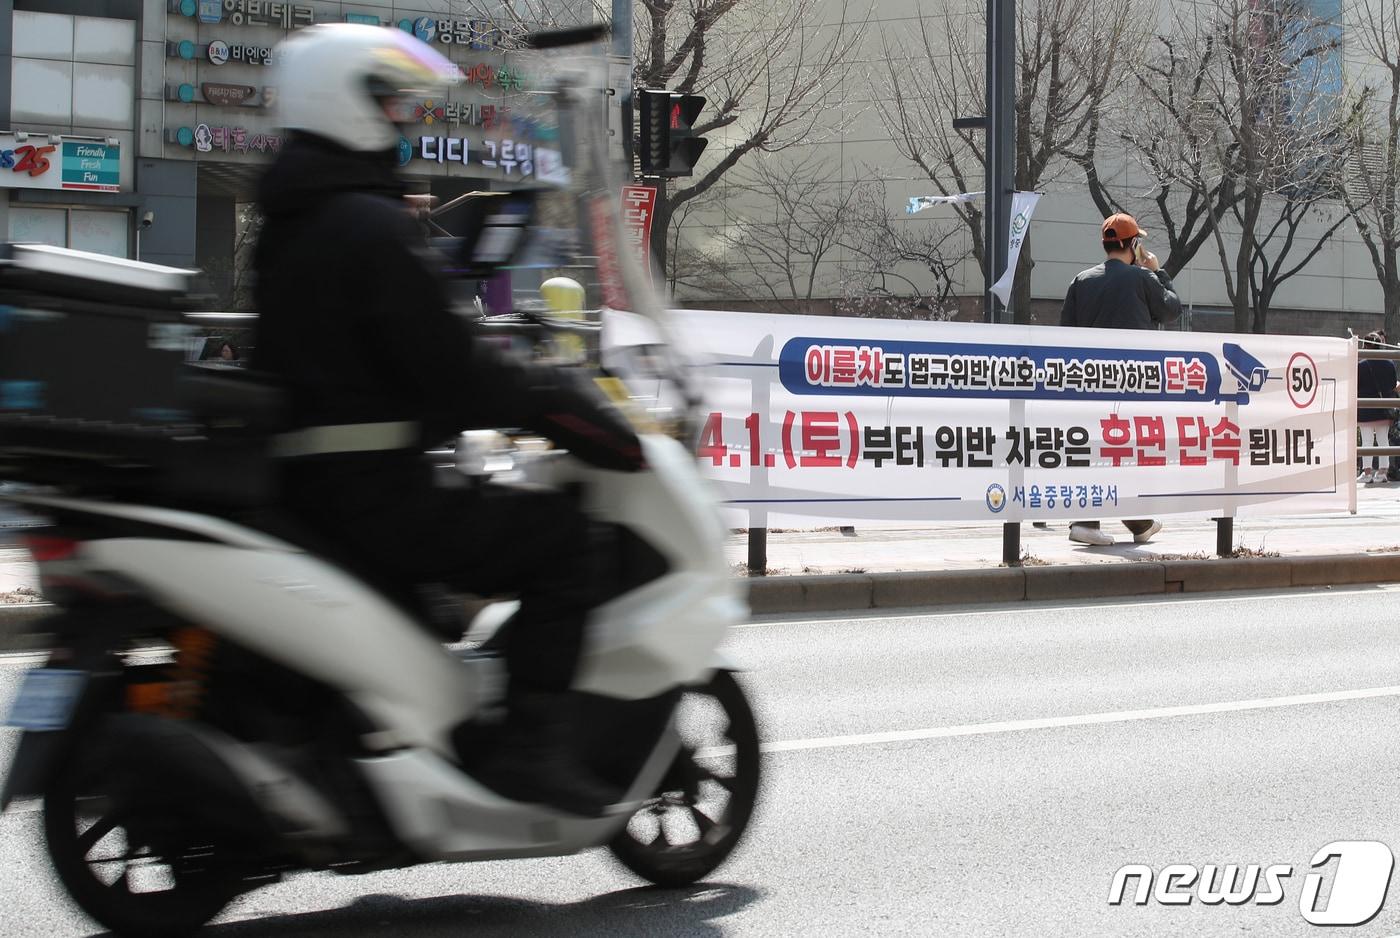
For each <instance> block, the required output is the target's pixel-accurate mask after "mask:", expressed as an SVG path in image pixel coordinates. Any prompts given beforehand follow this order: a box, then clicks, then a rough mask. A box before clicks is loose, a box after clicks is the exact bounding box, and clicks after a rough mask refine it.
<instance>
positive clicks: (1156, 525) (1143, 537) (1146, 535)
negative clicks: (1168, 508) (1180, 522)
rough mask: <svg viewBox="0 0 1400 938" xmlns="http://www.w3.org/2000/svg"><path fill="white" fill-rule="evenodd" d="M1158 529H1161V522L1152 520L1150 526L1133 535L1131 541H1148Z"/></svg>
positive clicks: (1139, 542) (1140, 542) (1144, 542)
mask: <svg viewBox="0 0 1400 938" xmlns="http://www.w3.org/2000/svg"><path fill="white" fill-rule="evenodd" d="M1160 530H1162V522H1160V521H1154V522H1152V527H1150V528H1148V529H1147V530H1146V531H1143V532H1142V533H1141V534H1134V535H1133V543H1134V544H1146V543H1147V542H1148V541H1150V540H1152V536H1153V535H1154V534H1156V533H1157V532H1158V531H1160Z"/></svg>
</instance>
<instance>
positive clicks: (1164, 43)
mask: <svg viewBox="0 0 1400 938" xmlns="http://www.w3.org/2000/svg"><path fill="white" fill-rule="evenodd" d="M1149 50H1150V51H1149V52H1148V54H1146V55H1145V56H1144V57H1143V58H1142V60H1141V61H1140V62H1138V63H1137V66H1136V67H1135V68H1132V69H1130V70H1128V71H1130V72H1131V77H1130V78H1128V79H1127V85H1128V87H1127V89H1126V93H1125V94H1124V95H1123V97H1122V99H1121V100H1120V101H1119V102H1118V105H1119V106H1117V107H1115V108H1113V109H1111V110H1110V109H1107V108H1102V109H1099V110H1096V111H1095V112H1094V114H1093V116H1092V117H1091V118H1090V121H1089V130H1088V133H1087V134H1086V135H1085V138H1084V146H1083V149H1082V150H1079V151H1077V152H1073V151H1072V152H1071V153H1070V156H1071V158H1072V159H1073V160H1074V161H1075V162H1076V163H1078V164H1079V165H1080V167H1081V168H1082V169H1083V170H1084V175H1085V181H1086V184H1087V185H1088V188H1089V195H1090V197H1091V198H1092V199H1093V200H1094V204H1095V205H1096V206H1097V207H1098V209H1099V211H1100V213H1102V214H1103V216H1104V217H1105V218H1106V217H1108V216H1109V215H1112V214H1113V213H1115V212H1123V211H1126V212H1129V213H1130V214H1140V210H1139V209H1138V208H1137V206H1136V204H1135V203H1136V201H1137V199H1136V198H1134V199H1133V200H1132V201H1131V202H1125V201H1124V200H1123V199H1122V198H1121V197H1120V196H1121V195H1122V193H1121V191H1116V182H1117V180H1113V179H1111V178H1110V176H1111V175H1112V173H1105V169H1106V168H1108V167H1109V166H1113V167H1114V168H1117V169H1123V170H1130V169H1131V167H1132V166H1133V165H1134V164H1135V165H1136V166H1138V167H1140V168H1141V169H1142V170H1143V171H1144V172H1145V173H1146V174H1147V177H1148V179H1149V180H1150V182H1149V185H1148V188H1147V189H1146V190H1145V193H1144V194H1145V195H1146V196H1147V197H1149V198H1151V200H1152V202H1153V203H1154V204H1155V206H1156V214H1157V216H1158V218H1159V219H1160V220H1161V228H1160V231H1159V230H1154V231H1153V234H1154V239H1155V240H1158V241H1159V243H1160V244H1161V245H1163V246H1164V247H1165V252H1164V253H1162V267H1163V269H1164V270H1166V272H1167V274H1168V275H1169V276H1172V277H1175V276H1176V275H1177V274H1179V273H1181V271H1182V270H1184V269H1185V268H1186V265H1187V264H1189V263H1190V262H1191V260H1192V258H1194V257H1195V256H1196V254H1197V252H1198V251H1200V249H1201V247H1202V245H1204V244H1205V243H1206V241H1207V240H1208V239H1209V238H1210V236H1211V219H1212V218H1217V217H1220V216H1221V215H1223V214H1224V213H1225V212H1226V211H1228V210H1229V209H1230V208H1231V207H1232V206H1233V205H1234V204H1235V203H1236V202H1237V201H1238V200H1239V191H1238V189H1237V187H1236V186H1235V181H1234V178H1233V177H1232V176H1230V175H1229V174H1224V173H1221V174H1215V175H1212V174H1210V173H1207V172H1206V170H1205V167H1204V166H1203V165H1202V164H1203V161H1204V160H1205V154H1206V152H1207V150H1208V146H1207V144H1208V142H1209V140H1210V138H1211V135H1212V134H1213V129H1212V126H1211V122H1210V121H1209V120H1208V119H1207V115H1206V114H1205V109H1204V108H1203V107H1202V103H1201V102H1202V101H1203V95H1204V85H1205V77H1206V71H1207V69H1208V68H1209V67H1210V65H1211V59H1212V57H1213V56H1214V55H1215V53H1216V48H1215V46H1214V45H1205V46H1196V45H1194V44H1192V43H1187V42H1182V41H1180V37H1172V36H1158V37H1156V38H1155V39H1154V40H1153V41H1152V43H1151V45H1150V47H1149ZM1101 164H1103V165H1101ZM1183 179H1189V180H1192V181H1193V184H1187V183H1183V182H1182V180H1183ZM1197 180H1199V181H1200V183H1201V184H1200V185H1197V184H1194V182H1195V181H1197ZM1179 200H1180V201H1179ZM1151 227H1152V228H1153V229H1156V228H1157V226H1156V225H1152V226H1151ZM1156 250H1157V251H1158V252H1159V253H1160V252H1162V248H1161V247H1158V248H1156Z"/></svg>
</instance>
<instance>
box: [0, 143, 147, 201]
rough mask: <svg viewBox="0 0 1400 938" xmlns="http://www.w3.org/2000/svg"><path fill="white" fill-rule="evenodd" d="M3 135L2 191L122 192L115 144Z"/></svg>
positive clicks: (0, 156)
mask: <svg viewBox="0 0 1400 938" xmlns="http://www.w3.org/2000/svg"><path fill="white" fill-rule="evenodd" d="M49 139H50V138H49V137H48V136H47V135H43V134H35V135H33V136H30V137H27V138H26V139H23V140H20V139H18V138H17V137H16V136H15V135H14V134H0V188H7V189H77V190H86V191H89V192H120V191H121V148H120V146H119V145H117V144H114V143H105V142H102V143H98V142H90V141H83V140H58V139H57V138H55V140H54V142H53V143H49V142H48V141H49Z"/></svg>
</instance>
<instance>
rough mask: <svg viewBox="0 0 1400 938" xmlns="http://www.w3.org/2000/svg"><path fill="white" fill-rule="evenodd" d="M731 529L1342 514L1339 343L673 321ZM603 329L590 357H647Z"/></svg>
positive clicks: (1350, 360)
mask: <svg viewBox="0 0 1400 938" xmlns="http://www.w3.org/2000/svg"><path fill="white" fill-rule="evenodd" d="M673 321H674V326H675V329H676V332H677V333H678V335H677V336H676V338H677V339H678V341H679V343H680V345H681V347H682V348H683V349H684V350H685V351H686V352H687V354H689V355H691V356H692V357H693V358H695V360H696V362H697V364H696V367H697V368H698V369H699V375H700V381H699V382H698V384H699V386H700V388H701V390H702V392H703V395H704V399H705V405H706V419H705V421H704V429H703V432H702V433H701V437H700V440H699V444H698V447H697V455H698V457H699V459H700V463H701V465H702V466H703V467H704V471H705V474H706V475H707V476H709V477H710V478H711V479H713V480H714V481H715V483H716V484H717V485H718V487H719V491H720V493H721V498H722V501H723V503H724V505H725V507H726V509H727V522H728V523H729V524H730V525H731V526H733V527H765V526H772V525H775V524H782V525H791V526H801V525H813V524H818V523H821V524H832V523H842V524H846V523H854V522H860V523H864V524H870V523H871V522H876V523H878V522H886V523H909V522H922V521H968V520H985V521H1000V522H1013V521H1041V520H1060V521H1074V520H1089V519H1095V518H1153V517H1158V516H1162V515H1168V514H1176V515H1198V516H1206V517H1221V516H1234V515H1247V514H1252V515H1265V516H1267V515H1270V514H1272V515H1278V514H1283V513H1289V514H1292V513H1299V512H1327V511H1346V510H1350V511H1353V512H1354V511H1355V510H1356V485H1355V480H1356V472H1355V462H1356V406H1355V393H1356V392H1355V376H1356V342H1355V340H1354V339H1353V340H1345V339H1331V338H1319V337H1314V336H1306V337H1304V336H1285V335H1262V336H1261V335H1227V334H1221V333H1199V332H1198V333H1189V332H1148V331H1137V332H1125V331H1121V330H1111V329H1067V328H1059V327H1047V326H1013V325H981V324H971V323H934V322H910V321H891V320H874V319H842V318H836V317H825V316H774V315H763V314H756V313H734V312H711V311H700V310H678V311H676V312H675V313H674V314H673ZM650 335H651V332H650V329H649V324H648V322H647V321H646V320H643V319H640V318H639V317H636V316H633V315H631V314H627V313H611V312H610V313H608V314H607V317H606V318H605V321H604V339H603V341H604V348H605V354H610V355H619V354H624V355H625V354H626V349H627V347H631V346H641V345H645V344H647V343H648V342H649V341H650V338H649V336H650Z"/></svg>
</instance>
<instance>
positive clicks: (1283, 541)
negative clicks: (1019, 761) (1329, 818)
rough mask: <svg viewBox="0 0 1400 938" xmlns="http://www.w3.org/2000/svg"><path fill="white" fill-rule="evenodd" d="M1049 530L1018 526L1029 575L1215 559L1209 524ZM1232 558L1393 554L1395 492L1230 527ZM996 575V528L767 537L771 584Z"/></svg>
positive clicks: (733, 552)
mask: <svg viewBox="0 0 1400 938" xmlns="http://www.w3.org/2000/svg"><path fill="white" fill-rule="evenodd" d="M1072 520H1074V519H1073V518H1071V517H1070V516H1069V515H1068V513H1067V514H1066V516H1065V518H1064V520H1062V521H1061V520H1056V521H1052V522H1050V527H1049V529H1048V530H1046V529H1044V528H1036V527H1033V526H1032V525H1031V524H1030V523H1029V522H1027V523H1026V524H1023V525H1022V526H1021V553H1022V555H1023V558H1024V559H1023V563H1024V564H1025V565H1026V566H1028V567H1038V566H1044V565H1061V564H1123V563H1132V562H1144V561H1149V562H1150V561H1167V560H1205V559H1208V558H1212V557H1214V556H1215V524H1214V523H1213V522H1211V521H1208V520H1196V519H1178V518H1172V517H1170V516H1168V517H1165V518H1162V519H1161V521H1162V530H1161V532H1159V533H1158V534H1157V536H1156V537H1154V538H1153V539H1152V542H1151V543H1149V544H1134V543H1133V541H1132V535H1130V534H1129V533H1128V530H1127V529H1126V528H1124V527H1123V525H1122V524H1120V523H1119V522H1117V521H1105V522H1103V530H1104V532H1105V533H1107V534H1109V535H1111V536H1112V537H1113V538H1114V539H1115V540H1116V541H1117V543H1116V544H1114V545H1113V546H1112V547H1085V546H1084V545H1081V544H1074V543H1071V542H1070V540H1069V525H1070V521H1072ZM1234 543H1235V547H1236V549H1239V550H1241V555H1242V556H1280V557H1301V556H1314V555H1337V554H1363V553H1400V483H1396V482H1392V483H1387V484H1386V485H1373V486H1365V487H1362V488H1359V489H1358V490H1357V505H1356V514H1355V515H1348V514H1340V515H1294V516H1284V517H1279V518H1260V517H1246V518H1236V519H1235V537H1234ZM725 553H726V555H727V556H728V558H729V561H730V562H731V563H732V564H735V565H737V566H739V567H742V566H743V565H744V564H745V563H746V561H747V559H748V537H747V535H745V534H742V533H740V534H731V535H730V537H729V541H728V543H727V544H726V545H725ZM1000 566H1001V525H1000V524H997V523H995V522H988V523H985V524H977V525H970V524H930V525H921V526H919V527H917V528H915V527H904V528H873V527H866V528H863V527H861V526H859V525H857V526H856V529H855V536H854V537H849V536H845V535H843V534H841V532H840V530H839V529H837V528H822V529H819V530H805V531H799V530H785V529H779V530H770V531H769V532H768V572H769V575H770V576H782V575H801V574H833V573H870V574H874V573H892V572H897V571H932V570H986V569H993V568H997V567H1000Z"/></svg>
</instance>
